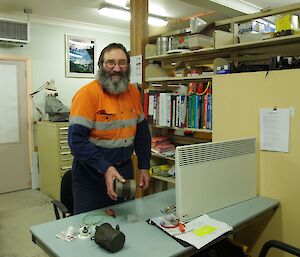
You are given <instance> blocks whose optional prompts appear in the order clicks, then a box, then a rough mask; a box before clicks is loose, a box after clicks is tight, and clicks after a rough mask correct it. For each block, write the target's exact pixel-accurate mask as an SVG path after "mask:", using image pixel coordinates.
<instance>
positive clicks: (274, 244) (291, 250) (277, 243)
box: [259, 240, 300, 257]
mask: <svg viewBox="0 0 300 257" xmlns="http://www.w3.org/2000/svg"><path fill="white" fill-rule="evenodd" d="M272 247H274V248H277V249H279V250H282V251H284V252H287V253H290V254H292V255H295V256H300V249H299V248H296V247H294V246H291V245H289V244H286V243H283V242H280V241H278V240H270V241H267V242H266V243H265V244H264V245H263V247H262V249H261V251H260V254H259V257H265V256H267V254H268V252H269V250H270V249H271V248H272Z"/></svg>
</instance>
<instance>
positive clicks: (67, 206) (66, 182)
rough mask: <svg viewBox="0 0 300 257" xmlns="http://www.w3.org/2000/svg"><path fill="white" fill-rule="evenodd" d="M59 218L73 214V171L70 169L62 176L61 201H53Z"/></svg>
mask: <svg viewBox="0 0 300 257" xmlns="http://www.w3.org/2000/svg"><path fill="white" fill-rule="evenodd" d="M51 202H52V204H53V208H54V213H55V217H56V219H57V220H59V219H60V218H65V217H67V216H70V215H72V214H73V192H72V172H71V170H68V171H66V172H65V174H64V175H63V177H62V180H61V185H60V201H57V200H52V201H51Z"/></svg>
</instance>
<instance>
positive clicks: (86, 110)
mask: <svg viewBox="0 0 300 257" xmlns="http://www.w3.org/2000/svg"><path fill="white" fill-rule="evenodd" d="M144 118H145V117H144V113H143V109H142V105H141V101H140V92H139V91H138V89H137V88H136V87H135V86H134V85H132V84H130V85H129V88H128V91H127V92H125V93H122V94H120V95H112V94H108V93H105V91H103V89H102V87H101V85H100V84H99V82H98V81H97V80H93V81H92V82H90V83H88V84H87V85H85V86H84V87H83V88H81V89H80V90H79V91H78V92H77V93H76V94H75V96H74V98H73V101H72V108H71V112H70V124H71V125H73V124H78V125H82V126H84V127H86V128H89V129H91V133H90V138H89V141H90V142H92V143H93V144H95V145H96V146H99V147H104V148H119V147H128V146H132V145H133V143H134V138H135V133H136V125H137V123H138V122H141V121H142V120H144Z"/></svg>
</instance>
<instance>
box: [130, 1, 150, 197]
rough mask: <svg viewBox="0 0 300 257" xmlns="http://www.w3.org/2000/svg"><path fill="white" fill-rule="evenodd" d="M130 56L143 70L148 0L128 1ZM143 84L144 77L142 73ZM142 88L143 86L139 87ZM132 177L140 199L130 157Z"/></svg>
mask: <svg viewBox="0 0 300 257" xmlns="http://www.w3.org/2000/svg"><path fill="white" fill-rule="evenodd" d="M130 12H131V21H130V55H131V56H136V55H142V56H143V68H142V70H143V71H144V70H145V58H144V56H145V46H146V44H147V43H148V36H149V35H148V0H130ZM142 81H143V83H144V81H145V76H144V72H143V80H142ZM139 86H141V87H142V86H143V85H139ZM132 160H133V167H134V177H135V179H136V182H137V183H136V192H135V197H136V198H140V197H142V196H143V191H142V189H141V188H140V187H139V180H140V174H139V170H138V166H137V163H138V161H137V157H136V156H135V155H134V156H132Z"/></svg>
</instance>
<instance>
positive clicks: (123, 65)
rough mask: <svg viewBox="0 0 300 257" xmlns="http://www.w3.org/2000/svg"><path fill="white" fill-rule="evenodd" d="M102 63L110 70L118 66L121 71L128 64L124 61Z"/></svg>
mask: <svg viewBox="0 0 300 257" xmlns="http://www.w3.org/2000/svg"><path fill="white" fill-rule="evenodd" d="M104 63H105V65H106V66H107V67H108V68H111V69H112V68H114V67H115V66H116V65H118V66H119V67H120V68H122V69H124V68H127V67H128V62H127V61H125V60H120V61H118V62H116V61H115V60H107V61H104Z"/></svg>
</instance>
